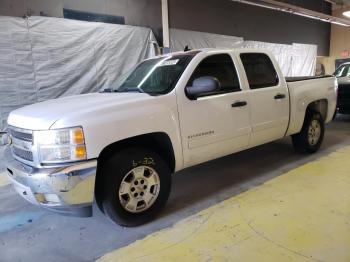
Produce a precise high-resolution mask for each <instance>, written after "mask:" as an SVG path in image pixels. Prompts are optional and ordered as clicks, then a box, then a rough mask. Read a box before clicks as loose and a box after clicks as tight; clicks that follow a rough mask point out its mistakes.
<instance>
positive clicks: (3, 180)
mask: <svg viewBox="0 0 350 262" xmlns="http://www.w3.org/2000/svg"><path fill="white" fill-rule="evenodd" d="M8 184H10V180H9V179H8V178H7V175H6V173H5V172H3V173H0V187H2V186H6V185H8Z"/></svg>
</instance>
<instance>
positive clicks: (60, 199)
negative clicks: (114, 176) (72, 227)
mask: <svg viewBox="0 0 350 262" xmlns="http://www.w3.org/2000/svg"><path fill="white" fill-rule="evenodd" d="M5 163H6V166H7V173H8V177H9V178H10V180H11V182H12V184H13V185H14V188H15V190H16V191H17V192H18V193H19V194H20V195H21V196H22V197H23V198H25V199H26V200H27V201H29V202H31V203H33V204H35V205H40V206H42V207H44V208H47V209H50V210H52V211H55V212H58V213H62V214H65V215H73V216H83V217H87V216H91V215H92V202H93V198H94V188H95V177H96V167H97V161H96V160H92V161H84V162H80V163H75V164H71V165H70V166H64V167H59V168H35V167H31V166H28V165H25V164H23V163H21V162H19V161H18V160H16V159H14V158H13V156H12V153H11V150H10V148H9V147H8V148H6V149H5Z"/></svg>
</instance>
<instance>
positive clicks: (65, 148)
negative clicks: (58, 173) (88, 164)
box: [34, 127, 86, 164]
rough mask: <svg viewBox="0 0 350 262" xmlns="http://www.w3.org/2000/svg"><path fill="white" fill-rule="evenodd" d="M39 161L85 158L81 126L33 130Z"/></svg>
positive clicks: (48, 161)
mask: <svg viewBox="0 0 350 262" xmlns="http://www.w3.org/2000/svg"><path fill="white" fill-rule="evenodd" d="M34 140H35V143H36V144H37V145H38V152H39V159H40V161H41V163H47V164H50V163H65V162H73V161H80V160H85V159H86V147H85V139H84V132H83V129H82V128H81V127H74V128H67V129H57V130H47V131H35V132H34Z"/></svg>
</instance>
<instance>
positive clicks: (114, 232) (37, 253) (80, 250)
mask: <svg viewBox="0 0 350 262" xmlns="http://www.w3.org/2000/svg"><path fill="white" fill-rule="evenodd" d="M349 135H350V117H348V116H339V117H338V118H337V119H336V121H334V122H333V123H331V124H330V125H328V126H327V130H326V136H325V141H324V144H323V146H322V148H321V150H320V151H319V152H318V153H317V154H314V155H311V156H303V155H297V154H295V153H294V151H293V150H292V147H291V144H290V141H289V139H284V140H280V141H277V142H275V143H271V144H268V145H264V146H260V147H258V148H255V149H251V150H247V151H244V152H241V153H238V154H234V155H231V156H227V157H224V158H221V159H218V160H215V161H212V162H209V163H206V164H203V165H200V166H196V167H193V168H190V169H187V170H185V171H182V172H180V173H179V174H177V175H176V176H174V179H173V191H172V194H171V197H170V199H169V202H168V205H167V206H166V209H165V210H164V212H162V214H161V216H160V217H159V218H158V219H157V220H155V221H153V222H152V223H149V224H147V225H144V226H141V227H138V228H131V229H130V228H122V227H119V226H116V225H114V224H113V223H112V222H110V221H109V220H108V219H106V218H105V217H104V216H103V215H102V214H101V213H100V212H99V211H98V210H97V209H96V213H95V216H94V217H93V218H84V219H82V218H71V217H62V216H59V215H56V214H52V213H50V212H47V211H44V210H42V209H40V208H37V207H35V206H32V205H30V204H28V203H27V202H25V201H24V200H23V199H22V198H20V197H19V196H17V194H16V193H14V192H13V190H12V188H11V186H10V185H4V184H6V182H3V185H2V186H0V254H1V256H0V260H1V261H39V260H40V261H94V260H96V259H98V258H100V257H101V256H104V255H105V254H106V253H108V252H111V251H113V250H116V249H118V248H121V247H124V246H126V245H129V244H131V243H133V242H135V241H136V240H138V239H143V238H144V237H146V236H148V235H150V234H152V233H154V232H157V231H159V230H160V229H164V228H168V227H170V226H172V225H173V224H175V223H177V222H179V221H180V220H183V219H186V218H188V217H189V216H191V215H195V214H197V213H198V212H207V211H206V209H207V208H208V207H211V208H215V206H217V205H216V204H218V203H220V202H222V201H223V200H226V199H229V200H227V201H230V199H231V198H235V197H238V198H241V196H242V195H245V194H246V193H244V194H242V192H245V191H247V190H249V189H253V188H257V187H258V188H260V185H262V184H263V183H265V182H268V181H269V183H270V182H271V181H274V180H275V179H276V178H277V177H279V176H281V175H282V174H285V173H287V172H288V171H290V170H293V169H295V168H298V167H300V166H302V165H304V164H306V163H309V162H310V161H313V160H315V159H318V158H320V157H321V156H326V155H328V154H330V153H332V152H335V151H337V150H339V149H341V148H344V147H346V146H348V145H350V136H349ZM0 165H1V161H0ZM0 168H1V166H0ZM284 177H285V175H283V176H281V179H283V178H284ZM316 179H317V177H315V180H316ZM282 181H283V180H282ZM0 183H1V178H0ZM287 183H288V182H285V183H284V184H287ZM262 187H264V185H263V186H262ZM253 191H254V190H253ZM248 192H250V191H248ZM336 193H337V192H336V191H335V194H336ZM257 197H259V195H258V196H257ZM342 201H347V202H345V204H346V203H347V204H349V205H350V200H349V199H343V200H342ZM252 210H253V209H252ZM232 214H234V213H227V215H232ZM195 216H196V217H201V213H199V214H197V215H195ZM222 217H223V219H224V218H225V216H224V215H223V216H222ZM252 219H254V217H253V218H252ZM185 221H186V220H185ZM180 224H181V223H180ZM265 224H266V223H265ZM176 227H177V226H175V228H176ZM185 229H186V228H185ZM162 232H163V231H161V232H160V233H157V234H156V235H158V234H159V235H162V234H163V233H162ZM170 232H171V231H170ZM208 232H210V231H208ZM344 234H349V235H350V232H344ZM152 236H154V235H152ZM208 238H210V235H208ZM142 242H144V241H141V243H142ZM137 243H140V242H137ZM224 244H225V243H224ZM226 244H227V243H226ZM344 244H345V245H348V246H349V245H350V243H344ZM133 246H134V244H133V245H131V246H129V247H128V248H129V249H126V250H128V252H132V250H131V251H130V247H133ZM136 247H137V244H136ZM141 247H142V245H141ZM143 247H144V246H143ZM319 248H320V249H322V246H320V247H319ZM123 250H124V251H123ZM189 250H191V248H189ZM138 251H140V249H139V250H138ZM117 252H118V251H117ZM121 252H125V249H121ZM250 253H251V255H252V257H251V258H254V254H255V252H254V249H251V250H250ZM112 254H113V253H112ZM114 254H115V253H114ZM117 254H118V253H117ZM120 254H121V253H120ZM124 254H125V253H124ZM112 258H113V256H112ZM206 258H208V257H206ZM286 258H288V256H286ZM103 259H105V260H107V261H108V256H107V257H104V258H103ZM308 259H309V258H307V257H306V258H304V260H308ZM143 260H145V261H147V258H144V259H143ZM219 260H220V259H219ZM254 260H256V261H258V260H259V256H258V254H256V257H255V259H253V260H248V261H254ZM304 260H301V259H300V260H299V261H304ZM311 260H312V259H311ZM319 260H326V259H323V258H321V259H319ZM109 261H111V260H109ZM112 261H113V259H112ZM114 261H116V259H115V257H114ZM280 261H281V260H280ZM329 261H331V260H329ZM332 261H337V260H334V259H333V260H332Z"/></svg>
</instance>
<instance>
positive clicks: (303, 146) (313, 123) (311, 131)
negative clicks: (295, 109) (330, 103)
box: [292, 111, 324, 153]
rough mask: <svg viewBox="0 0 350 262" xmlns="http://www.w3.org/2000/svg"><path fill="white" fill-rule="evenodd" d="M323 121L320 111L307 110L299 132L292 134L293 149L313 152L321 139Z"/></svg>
mask: <svg viewBox="0 0 350 262" xmlns="http://www.w3.org/2000/svg"><path fill="white" fill-rule="evenodd" d="M323 137H324V122H323V119H322V116H321V114H320V113H318V112H316V111H308V112H307V113H306V116H305V120H304V124H303V127H302V129H301V131H300V133H299V134H296V135H293V136H292V142H293V146H294V149H295V150H296V151H297V152H298V153H314V152H316V151H317V150H318V149H319V148H320V146H321V144H322V141H323Z"/></svg>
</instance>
